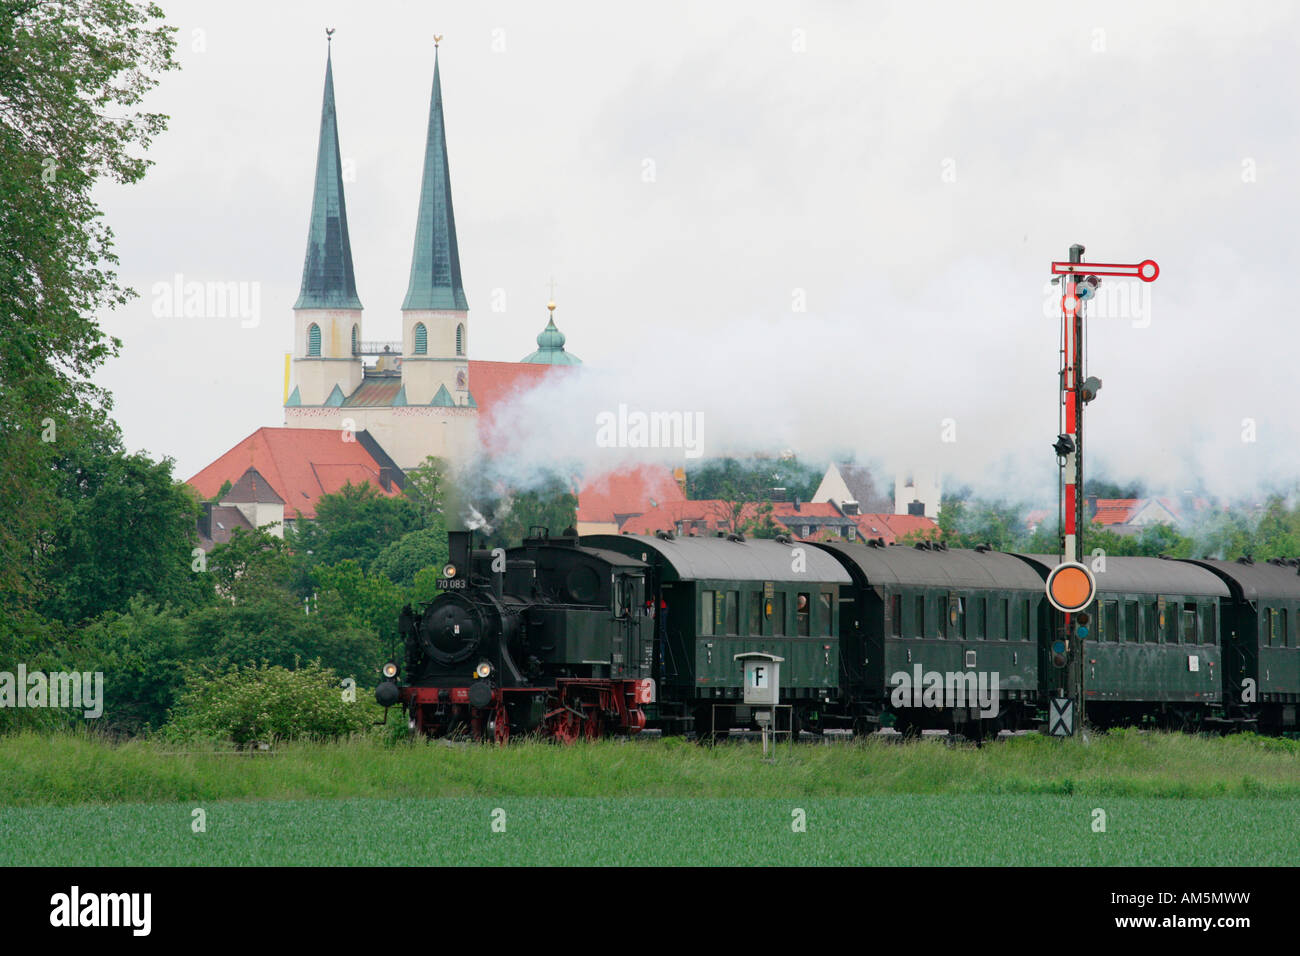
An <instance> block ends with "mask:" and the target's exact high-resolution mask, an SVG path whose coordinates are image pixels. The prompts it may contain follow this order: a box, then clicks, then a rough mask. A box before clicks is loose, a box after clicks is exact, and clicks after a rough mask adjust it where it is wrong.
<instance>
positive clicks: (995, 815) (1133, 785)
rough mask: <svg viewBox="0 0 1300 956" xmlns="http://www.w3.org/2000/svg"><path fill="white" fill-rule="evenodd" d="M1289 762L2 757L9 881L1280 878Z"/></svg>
mask: <svg viewBox="0 0 1300 956" xmlns="http://www.w3.org/2000/svg"><path fill="white" fill-rule="evenodd" d="M1297 859H1300V743H1297V742H1295V741H1289V740H1274V739H1267V738H1259V737H1254V736H1248V735H1245V736H1235V737H1224V738H1200V737H1192V736H1183V735H1167V734H1144V733H1137V732H1123V733H1115V734H1110V735H1101V736H1097V737H1094V738H1092V739H1091V740H1090V741H1089V742H1087V743H1083V742H1079V741H1073V740H1067V741H1056V740H1050V739H1047V738H1041V737H1034V736H1029V737H1023V738H1018V739H1013V740H1008V741H1001V742H998V743H995V744H989V745H986V746H984V747H975V746H973V745H961V744H959V745H950V744H945V743H943V742H940V741H928V740H927V741H915V742H909V743H904V744H897V743H886V742H884V741H877V740H868V741H862V742H853V743H837V744H828V745H815V744H800V745H796V746H791V745H789V744H783V745H781V746H780V747H778V748H777V749H776V751H775V753H774V755H773V756H772V757H771V758H770V759H768V760H765V759H764V758H763V757H762V753H761V749H760V748H759V746H758V745H757V744H750V743H739V744H726V745H720V746H714V747H701V746H697V745H695V744H693V743H690V742H687V741H682V740H647V741H603V742H599V743H581V744H577V745H574V746H571V747H561V746H555V745H552V744H546V743H522V744H516V745H511V746H510V747H507V748H504V749H502V748H495V747H491V746H482V745H471V744H449V743H442V742H419V743H397V744H392V743H385V742H383V741H380V740H375V739H369V738H366V739H357V740H353V741H348V742H342V743H331V744H326V743H319V744H312V743H293V744H282V745H278V746H277V747H276V748H274V749H273V750H271V751H269V752H260V751H259V752H255V753H253V754H249V753H247V752H242V753H241V752H236V751H231V750H227V749H221V748H217V747H190V748H183V749H178V748H176V747H175V746H169V745H164V744H162V743H158V742H151V741H131V742H126V743H120V744H113V743H109V742H107V741H104V740H102V739H97V738H95V737H93V736H89V735H83V734H78V735H71V734H64V735H53V736H41V735H36V734H27V735H19V736H13V737H7V738H3V739H0V865H28V864H43V865H49V864H55V865H120V864H144V865H248V864H288V865H348V864H358V865H359V864H371V865H375V864H379V865H382V864H389V863H393V862H399V861H402V862H418V863H424V864H465V863H480V864H512V865H536V864H558V865H566V864H596V865H604V864H627V863H638V864H662V865H694V864H745V865H750V864H760V865H761V864H814V865H821V864H881V865H914V864H931V865H957V866H960V865H973V864H993V865H1002V864H1068V865H1092V866H1111V865H1283V864H1293V863H1294V861H1295V860H1297Z"/></svg>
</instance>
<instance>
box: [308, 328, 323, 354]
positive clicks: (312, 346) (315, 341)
mask: <svg viewBox="0 0 1300 956" xmlns="http://www.w3.org/2000/svg"><path fill="white" fill-rule="evenodd" d="M307 354H308V355H320V326H319V325H317V324H316V323H315V322H313V323H312V324H311V325H310V326H308V327H307Z"/></svg>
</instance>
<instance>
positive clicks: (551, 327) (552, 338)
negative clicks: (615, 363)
mask: <svg viewBox="0 0 1300 956" xmlns="http://www.w3.org/2000/svg"><path fill="white" fill-rule="evenodd" d="M546 307H547V308H548V309H550V310H551V319H550V321H549V322H547V323H546V328H544V329H542V331H541V332H540V333H538V336H537V351H536V352H534V353H533V354H532V355H525V356H524V357H523V358H521V359H520V360H519V361H521V362H527V363H529V364H531V365H581V364H582V359H580V358H578V356H576V355H573V354H571V353H569V352H566V351H564V333H563V332H561V331H560V330H559V329H558V328H556V326H555V303H554V302H550V303H548V304H547V306H546Z"/></svg>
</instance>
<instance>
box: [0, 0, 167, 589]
mask: <svg viewBox="0 0 1300 956" xmlns="http://www.w3.org/2000/svg"><path fill="white" fill-rule="evenodd" d="M161 17H162V11H161V10H160V9H159V8H158V7H157V6H155V5H154V4H152V3H149V4H140V3H132V2H128V0H65V2H39V0H8V2H5V3H4V4H0V156H3V157H4V161H3V162H2V163H0V196H3V197H4V201H3V202H0V461H3V462H4V467H3V468H2V469H0V514H3V515H4V516H5V520H4V521H2V522H0V600H3V601H4V602H5V604H6V605H8V606H11V607H12V606H13V605H14V604H16V603H17V602H20V601H23V602H31V601H33V600H35V599H36V598H37V591H38V580H37V578H36V572H37V570H38V569H36V568H34V567H33V566H32V554H33V553H34V552H35V551H36V550H37V548H38V542H39V541H40V540H41V538H42V536H43V535H45V534H46V533H48V530H49V528H50V525H51V523H52V521H53V519H54V517H55V510H56V509H55V507H54V490H53V481H54V480H55V479H54V476H52V475H51V462H52V461H53V460H54V459H55V458H56V457H57V450H56V447H57V445H58V444H59V442H60V441H61V432H62V431H63V429H64V427H65V426H67V425H68V424H69V423H70V422H71V421H72V420H73V419H75V418H77V417H79V416H81V415H84V413H85V411H86V410H87V409H88V408H100V409H107V407H108V405H109V401H108V398H107V396H106V395H104V394H103V393H102V392H101V391H100V390H98V389H96V388H95V387H94V386H93V385H92V384H91V381H90V379H91V376H92V374H93V373H94V372H95V370H96V369H97V368H98V367H99V366H100V365H101V364H102V363H103V362H104V361H105V359H107V358H108V357H110V356H112V355H114V354H116V352H117V349H118V347H119V346H120V343H119V342H118V340H116V339H112V338H108V337H106V336H105V335H104V333H103V331H102V329H101V328H100V326H99V324H98V322H97V320H96V318H95V316H96V314H97V313H98V312H100V311H102V310H106V309H111V308H114V307H116V306H119V305H122V304H123V303H125V302H126V301H127V300H128V298H129V297H130V296H131V295H133V294H134V293H132V292H131V291H130V290H127V289H124V288H122V287H121V286H119V285H118V284H117V277H116V275H115V273H114V272H113V271H112V267H113V266H115V265H116V262H117V257H116V256H115V255H114V253H113V251H112V236H113V234H112V230H110V229H109V228H108V226H107V225H105V224H104V221H103V218H102V214H101V210H100V209H99V207H98V205H97V204H96V203H95V201H94V199H93V196H92V193H93V190H94V188H95V186H96V185H97V184H98V183H99V182H100V181H102V180H104V179H111V180H115V181H117V182H120V183H133V182H136V181H137V180H139V179H140V178H141V177H142V176H143V175H144V173H145V170H146V169H147V168H148V166H149V161H148V160H146V159H144V158H143V157H142V156H141V155H139V154H140V153H141V152H142V151H143V150H144V149H146V148H147V147H148V145H149V143H150V141H151V140H152V138H153V137H154V136H155V135H157V134H158V133H160V132H161V131H162V130H163V129H164V127H165V125H166V117H165V116H162V115H161V114H157V113H144V112H140V111H139V110H137V109H135V107H137V106H138V105H139V104H140V102H141V100H142V98H143V97H144V95H145V94H146V93H147V92H148V91H149V90H150V89H151V88H152V87H153V86H155V85H156V84H157V79H156V76H155V75H156V74H160V73H162V72H165V71H167V70H170V69H173V68H175V66H176V63H175V62H174V61H173V60H172V53H173V49H174V46H175V41H174V39H173V37H172V33H173V32H174V29H173V28H171V27H167V26H164V25H160V24H156V23H155V22H154V21H157V20H158V19H160V18H161Z"/></svg>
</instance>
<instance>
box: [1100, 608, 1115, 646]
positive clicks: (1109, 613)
mask: <svg viewBox="0 0 1300 956" xmlns="http://www.w3.org/2000/svg"><path fill="white" fill-rule="evenodd" d="M1101 616H1102V630H1103V631H1105V632H1106V635H1105V637H1104V638H1103V640H1107V641H1110V642H1111V643H1112V644H1113V643H1115V642H1116V641H1118V640H1119V602H1118V601H1108V602H1107V603H1106V604H1105V606H1104V607H1103V608H1102V613H1101Z"/></svg>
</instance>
